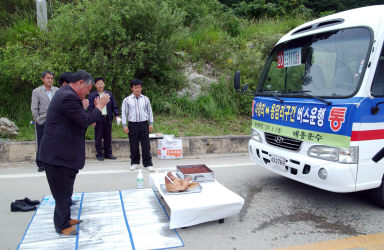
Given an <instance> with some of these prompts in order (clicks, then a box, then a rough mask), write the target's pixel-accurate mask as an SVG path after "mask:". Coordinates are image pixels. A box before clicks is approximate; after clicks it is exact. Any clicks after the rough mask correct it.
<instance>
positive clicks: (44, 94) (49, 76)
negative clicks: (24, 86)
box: [31, 70, 59, 172]
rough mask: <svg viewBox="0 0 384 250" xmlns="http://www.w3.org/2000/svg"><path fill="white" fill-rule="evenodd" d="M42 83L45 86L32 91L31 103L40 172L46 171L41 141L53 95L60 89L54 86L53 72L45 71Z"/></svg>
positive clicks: (37, 162)
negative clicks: (40, 158)
mask: <svg viewBox="0 0 384 250" xmlns="http://www.w3.org/2000/svg"><path fill="white" fill-rule="evenodd" d="M41 81H42V82H43V85H42V86H40V87H37V88H35V89H34V90H33V91H32V101H31V111H32V115H33V120H34V121H35V125H36V126H35V128H36V146H37V150H36V164H37V167H38V171H39V172H41V171H44V166H43V165H42V162H41V161H39V159H38V155H39V149H40V145H39V143H40V140H41V137H42V136H43V133H44V123H45V119H46V117H47V111H48V107H49V104H50V103H51V100H52V97H53V95H54V94H55V93H56V91H57V90H58V89H59V88H57V87H55V86H52V84H53V81H54V74H53V73H52V72H51V71H48V70H46V71H44V72H43V73H42V74H41Z"/></svg>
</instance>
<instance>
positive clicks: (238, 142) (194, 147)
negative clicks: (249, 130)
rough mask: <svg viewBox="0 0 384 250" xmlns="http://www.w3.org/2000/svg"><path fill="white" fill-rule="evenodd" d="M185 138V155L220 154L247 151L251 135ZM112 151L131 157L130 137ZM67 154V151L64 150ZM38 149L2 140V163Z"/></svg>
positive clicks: (27, 157) (89, 147)
mask: <svg viewBox="0 0 384 250" xmlns="http://www.w3.org/2000/svg"><path fill="white" fill-rule="evenodd" d="M177 139H182V140H183V155H184V156H188V155H198V154H218V153H245V152H247V148H248V146H247V145H248V140H249V139H250V136H249V135H229V136H193V137H179V138H177ZM156 151H157V140H156V139H154V140H151V153H152V155H153V156H154V157H156ZM112 152H113V155H115V156H117V157H127V158H129V155H130V153H129V141H128V139H116V140H113V141H112ZM63 153H64V154H65V152H63ZM85 154H86V158H87V159H92V158H95V154H96V151H95V145H94V141H93V140H87V141H86V142H85ZM35 155H36V150H35V142H34V141H22V142H2V143H0V163H3V162H22V161H29V162H32V161H34V160H35Z"/></svg>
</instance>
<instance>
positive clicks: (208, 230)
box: [0, 154, 384, 250]
mask: <svg viewBox="0 0 384 250" xmlns="http://www.w3.org/2000/svg"><path fill="white" fill-rule="evenodd" d="M197 163H204V164H206V165H207V166H209V167H211V168H212V169H213V170H214V171H215V177H216V179H217V180H218V181H219V182H221V183H222V184H224V185H225V186H226V187H227V188H229V189H231V190H232V191H234V192H236V193H237V194H239V195H241V196H242V197H243V198H244V199H245V204H244V207H243V209H242V210H241V212H240V214H238V215H237V216H233V217H230V218H227V219H226V220H225V223H224V224H218V223H217V222H209V223H204V224H200V225H197V226H192V227H189V228H186V229H178V233H179V235H180V237H181V238H182V240H183V241H184V244H185V247H184V248H181V249H188V250H189V249H191V250H192V249H231V250H234V249H271V248H283V247H288V248H287V249H310V248H309V246H310V247H312V248H311V249H328V248H329V247H330V246H332V247H333V249H384V240H383V239H384V234H383V233H382V232H384V229H383V225H384V217H383V213H384V210H383V209H380V208H378V207H375V206H374V205H373V204H372V203H371V201H370V198H369V193H368V192H360V193H352V194H336V193H330V192H327V191H322V190H319V189H316V188H313V187H310V186H307V185H304V184H300V183H297V182H294V181H292V180H289V179H287V178H283V177H280V176H278V175H276V174H273V173H270V172H268V171H267V170H264V169H263V168H261V167H258V166H256V165H254V164H252V163H251V162H250V160H249V158H248V155H247V154H235V155H203V156H193V157H188V158H184V159H181V160H158V159H156V158H154V165H155V168H156V169H158V170H159V169H164V168H166V169H170V170H172V169H175V166H177V165H187V164H197ZM136 175H137V171H134V172H130V171H129V170H128V159H118V160H116V161H111V160H108V161H107V160H106V161H104V162H99V161H96V160H87V163H86V166H85V168H84V170H82V171H81V172H80V174H79V175H78V178H77V179H76V184H75V192H96V191H111V190H121V189H133V188H135V179H136ZM145 178H146V180H147V173H145ZM147 187H148V186H147ZM0 189H1V199H0V213H1V216H0V223H1V225H2V226H1V227H0V249H16V247H17V245H18V243H19V242H20V240H21V239H22V236H23V233H24V231H25V229H26V228H27V226H28V223H29V222H30V220H31V218H32V215H33V212H27V213H21V212H10V208H9V206H10V203H11V202H12V201H14V200H15V199H22V198H24V197H26V196H27V197H29V198H32V199H41V198H42V197H43V196H44V195H45V194H49V193H50V192H49V188H48V184H47V181H46V179H45V174H44V173H37V172H36V171H35V166H34V164H32V163H12V164H11V163H10V164H9V165H8V164H2V165H0ZM331 240H334V241H331ZM329 241H331V242H329ZM318 242H321V243H318ZM310 243H311V244H312V245H307V246H302V244H310ZM293 246H299V248H292V247H293ZM337 246H339V248H337Z"/></svg>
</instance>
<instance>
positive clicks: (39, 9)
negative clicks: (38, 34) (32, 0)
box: [36, 0, 48, 30]
mask: <svg viewBox="0 0 384 250" xmlns="http://www.w3.org/2000/svg"><path fill="white" fill-rule="evenodd" d="M36 16H37V26H38V27H39V28H40V30H47V24H48V16H47V1H46V0H36Z"/></svg>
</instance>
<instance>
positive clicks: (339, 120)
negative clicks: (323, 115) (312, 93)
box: [328, 108, 347, 132]
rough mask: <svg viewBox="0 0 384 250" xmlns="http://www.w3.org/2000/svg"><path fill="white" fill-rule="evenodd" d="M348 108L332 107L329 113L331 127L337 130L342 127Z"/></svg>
mask: <svg viewBox="0 0 384 250" xmlns="http://www.w3.org/2000/svg"><path fill="white" fill-rule="evenodd" d="M346 111H347V108H332V109H331V112H330V113H329V118H328V121H330V125H331V129H332V130H333V131H335V132H337V131H339V130H340V129H341V125H342V124H343V123H344V121H345V113H346Z"/></svg>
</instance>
